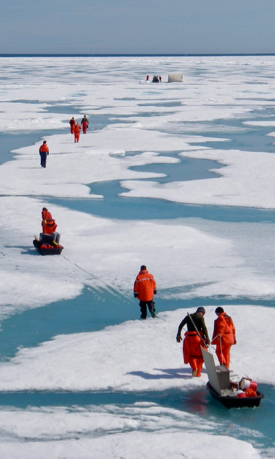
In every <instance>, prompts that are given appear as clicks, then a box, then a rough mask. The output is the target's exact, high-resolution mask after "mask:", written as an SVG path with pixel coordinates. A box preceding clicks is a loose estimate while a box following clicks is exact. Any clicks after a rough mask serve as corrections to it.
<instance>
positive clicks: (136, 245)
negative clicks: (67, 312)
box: [0, 56, 275, 459]
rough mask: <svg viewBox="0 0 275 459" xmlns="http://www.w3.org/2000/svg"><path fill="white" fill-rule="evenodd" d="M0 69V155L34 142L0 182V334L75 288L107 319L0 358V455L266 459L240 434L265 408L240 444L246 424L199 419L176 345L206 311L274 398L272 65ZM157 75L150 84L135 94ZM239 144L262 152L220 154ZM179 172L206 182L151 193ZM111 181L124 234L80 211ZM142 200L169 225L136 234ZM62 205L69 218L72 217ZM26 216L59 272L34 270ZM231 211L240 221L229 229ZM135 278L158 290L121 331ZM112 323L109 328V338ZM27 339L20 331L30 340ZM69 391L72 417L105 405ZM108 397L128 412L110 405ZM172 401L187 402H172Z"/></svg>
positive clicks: (238, 366)
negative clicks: (190, 168)
mask: <svg viewBox="0 0 275 459" xmlns="http://www.w3.org/2000/svg"><path fill="white" fill-rule="evenodd" d="M0 63H1V80H0V88H1V93H0V101H1V110H0V132H1V133H2V135H4V134H5V135H6V134H9V135H10V136H11V138H13V137H14V138H16V136H22V138H23V137H24V134H25V133H29V132H32V133H35V132H37V140H36V143H35V144H32V145H28V146H24V147H22V148H16V149H14V148H13V151H12V155H10V160H9V161H6V162H4V163H3V164H1V166H0V195H1V199H0V211H1V217H2V218H1V223H0V235H1V256H0V271H1V280H2V283H1V287H0V289H1V308H0V318H1V326H2V335H3V336H6V334H5V333H6V327H5V323H6V320H7V319H10V320H12V318H18V320H19V323H20V317H23V315H24V313H26V312H28V311H31V310H33V311H37V312H38V314H39V310H43V308H44V309H45V308H47V307H48V306H49V305H50V304H55V303H56V304H57V305H58V304H61V303H62V304H64V305H66V304H67V302H68V301H72V300H75V301H77V299H78V298H80V297H81V295H83V291H84V290H85V288H88V289H91V291H93V292H99V293H98V294H100V295H103V300H102V304H100V307H102V308H104V313H105V319H106V321H105V323H103V324H102V326H98V327H97V329H95V328H96V326H94V328H93V329H92V322H93V320H94V321H96V316H97V311H95V310H94V309H93V308H92V305H90V304H87V312H86V314H87V323H88V324H89V321H90V322H91V331H90V330H88V331H87V330H85V331H79V330H78V331H77V332H70V333H69V332H66V331H65V328H64V330H63V331H62V320H61V321H60V330H61V332H60V333H58V334H57V335H55V334H53V335H51V336H50V338H49V339H48V340H46V341H39V339H38V342H37V343H36V344H35V345H32V346H31V347H29V346H26V347H24V345H19V348H18V349H17V350H16V349H15V350H14V351H15V352H14V354H15V355H13V356H12V357H11V358H5V355H4V353H3V352H2V361H1V363H0V391H1V393H0V399H1V400H2V404H1V406H2V407H1V409H0V432H1V433H0V452H1V456H2V457H7V458H9V459H14V458H19V457H20V458H23V459H24V458H28V459H32V458H33V459H37V458H38V457H39V459H40V458H44V457H45V458H49V457H51V458H53V459H57V458H68V459H70V458H73V459H78V458H93V459H94V458H96V459H97V458H102V457H105V458H121V457H123V458H124V457H125V458H128V457H129V458H130V457H131V458H149V457H150V458H154V457H157V458H165V459H166V458H167V457H168V456H169V457H171V458H178V457H179V458H180V457H186V458H187V459H200V458H203V457H205V454H206V452H207V455H208V456H209V457H211V458H214V459H215V458H220V457H221V454H223V456H224V457H225V458H227V457H234V458H236V459H238V458H243V457H245V458H257V457H274V454H275V452H274V451H275V450H274V438H271V439H270V438H269V440H268V441H267V440H266V439H265V438H264V437H265V435H266V437H268V435H269V433H267V432H265V434H264V433H263V432H262V430H261V429H260V426H259V425H258V423H257V413H259V414H258V416H260V415H261V413H264V410H265V409H267V405H268V404H269V410H270V411H269V413H272V416H274V412H275V410H274V409H273V408H272V407H271V405H272V404H271V405H270V403H269V402H267V401H266V399H264V401H263V402H262V405H261V407H260V409H258V411H257V410H253V416H252V417H255V424H254V425H253V427H252V424H247V422H248V418H249V413H247V411H246V410H245V411H244V413H247V414H242V415H241V414H229V413H227V412H226V413H225V412H224V411H222V410H220V411H218V410H216V411H211V408H210V411H207V410H209V408H208V405H210V406H211V404H212V405H213V406H214V407H215V402H214V401H212V400H211V399H210V398H209V396H208V395H207V394H205V392H206V390H205V384H206V382H207V375H206V373H205V371H204V373H203V375H202V378H200V379H199V378H191V371H190V368H189V366H185V365H183V361H182V346H181V345H180V344H178V343H176V339H175V337H176V332H177V327H178V324H179V323H180V321H181V320H182V318H183V317H184V316H185V314H186V312H187V311H189V312H193V311H194V310H195V309H196V306H197V305H198V304H200V301H202V302H204V306H205V307H206V311H207V312H206V316H205V320H206V324H207V327H208V331H209V334H210V335H211V333H212V330H213V321H214V319H215V314H214V310H215V307H216V306H217V305H218V304H219V301H222V304H223V307H224V309H225V310H226V312H228V313H229V314H230V315H232V318H233V320H234V323H235V325H236V329H237V345H236V346H234V347H233V348H232V351H231V361H232V364H231V366H232V368H233V369H234V371H236V372H237V373H238V374H241V376H243V373H245V374H247V375H249V376H250V377H251V378H253V380H255V381H257V382H258V383H259V384H263V385H270V386H271V387H273V386H274V381H275V370H274V365H273V364H272V363H273V360H274V357H273V351H272V347H270V346H267V345H266V343H272V342H273V327H274V323H275V310H274V308H273V306H274V302H273V300H274V296H275V283H274V255H273V245H274V237H273V235H274V209H275V200H274V195H275V193H274V192H275V188H274V187H275V185H274V161H275V159H274V158H275V156H274V154H272V152H271V151H272V145H273V137H274V136H275V132H274V126H275V119H274V113H273V111H274V100H273V97H274V96H273V94H274V89H275V83H274V70H275V57H272V56H268V57H153V58H152V57H150V58H149V57H148V58H146V57H135V58H134V57H131V58H130V57H124V58H123V57H101V58H99V57H91V58H88V57H85V58H84V57H78V58H77V57H75V58H69V57H64V58H61V57H60V58H56V57H52V58H51V57H43V58H34V57H29V58H27V57H25V58H23V57H20V58H19V57H17V58H7V57H6V58H3V57H2V58H1V60H0ZM156 72H157V73H158V74H160V75H162V83H161V84H158V85H152V84H148V83H146V82H145V77H146V75H147V74H154V73H156ZM168 73H183V74H184V83H171V84H170V83H167V75H168ZM72 114H73V115H72ZM84 114H87V116H88V118H89V121H90V127H89V129H88V132H87V134H86V135H83V134H81V135H80V142H79V144H75V143H74V142H73V136H72V135H71V134H70V128H69V119H70V118H71V116H75V118H77V119H79V120H81V118H82V116H83V115H84ZM257 129H258V131H257ZM262 129H265V131H264V132H265V135H262V134H261V133H262V132H263V131H262ZM255 130H256V131H255ZM251 132H253V133H254V132H258V133H259V134H258V136H259V137H260V136H261V135H262V138H263V139H264V138H266V139H267V141H268V142H270V145H269V149H265V148H264V147H263V148H262V149H260V148H259V149H258V150H256V151H255V150H253V149H251V150H250V149H249V148H243V146H240V148H236V144H235V145H234V148H230V142H231V141H232V138H234V136H235V135H240V133H243V139H246V136H247V138H248V137H249V135H250V133H251ZM42 138H43V139H46V140H47V143H48V145H49V149H50V155H49V157H48V162H47V168H46V170H44V169H41V168H40V163H39V155H38V148H39V146H40V144H41V143H42V141H41V140H42ZM263 142H264V140H263ZM11 144H12V143H11ZM215 145H217V146H216V147H215ZM270 150H271V151H270ZM185 158H189V159H190V160H191V161H192V160H193V159H199V160H209V164H211V172H212V175H211V176H208V175H207V173H208V172H207V171H206V172H205V177H204V178H200V179H196V178H194V179H192V177H191V178H190V179H188V180H186V179H183V180H179V179H178V177H177V179H175V180H174V178H173V175H171V176H169V177H168V178H167V181H166V182H162V181H161V180H162V179H163V178H164V177H165V167H166V166H167V167H168V165H169V170H171V169H170V166H171V167H172V166H173V167H175V168H179V167H182V166H181V161H183V160H184V159H185ZM210 161H211V162H210ZM213 161H215V162H216V167H214V168H213V167H212V166H213ZM149 165H154V166H157V165H158V166H160V167H161V170H162V171H163V172H152V171H151V169H150V171H149V169H148V170H146V167H147V166H149ZM220 166H222V167H220ZM158 170H159V169H158ZM213 172H214V174H215V176H214V177H213ZM112 182H118V183H119V184H120V188H119V199H120V200H121V202H122V203H123V202H127V203H129V200H130V202H135V201H137V200H139V201H138V202H140V209H143V208H144V217H141V218H139V219H131V218H129V216H127V212H126V210H124V214H123V205H121V209H122V210H121V214H120V215H117V216H116V218H111V217H109V218H108V217H105V216H102V215H100V214H99V213H96V212H93V204H94V203H99V204H102V206H103V205H105V197H104V195H103V194H97V192H96V187H95V188H94V187H93V185H94V184H96V183H102V184H103V185H104V184H105V183H106V190H107V189H108V186H109V185H108V184H110V183H112ZM149 200H153V201H154V202H155V203H156V204H155V206H156V207H157V206H159V208H160V211H161V203H168V205H169V204H170V205H171V206H172V205H176V204H177V205H178V211H177V212H178V214H177V217H176V218H172V217H169V218H166V217H162V218H161V212H160V217H159V216H158V218H153V217H152V218H150V215H151V214H150V210H148V208H147V207H146V205H147V204H146V203H148V202H149ZM72 201H73V202H74V203H75V202H76V203H78V202H79V205H77V204H76V207H75V208H72V207H71V206H70V203H71V202H72ZM83 202H84V203H85V205H86V206H89V205H90V209H91V210H90V211H89V212H87V211H86V212H84V211H83V210H82V207H81V203H83ZM111 205H112V204H110V207H111ZM186 205H188V206H186ZM43 206H46V207H48V208H49V210H50V211H51V213H52V215H53V218H55V219H56V222H57V224H58V231H59V232H60V233H61V243H62V245H63V246H64V251H63V253H62V255H61V256H56V257H41V256H39V255H38V254H37V253H36V252H35V249H34V248H33V247H32V240H33V235H34V234H39V232H40V221H41V218H40V215H41V209H42V207H43ZM192 206H193V207H192ZM205 206H216V211H217V212H219V209H221V211H224V212H228V215H229V217H228V218H225V219H222V218H216V219H214V218H213V219H211V217H208V218H200V216H199V214H197V213H196V212H197V211H199V209H204V208H205V209H207V208H208V207H205ZM153 208H154V206H153ZM236 208H237V209H240V214H238V215H242V218H239V219H237V220H236V219H235V220H234V218H231V215H232V214H231V212H233V211H234V212H235V211H236ZM125 209H126V207H125ZM186 209H189V211H190V209H191V210H192V209H193V210H192V211H193V215H190V214H188V216H187V214H185V211H186ZM231 209H234V210H231ZM247 209H249V212H250V213H249V218H247V217H246V215H248V214H247V212H248V210H247ZM242 212H243V213H242ZM141 213H142V212H141ZM143 263H145V264H146V265H147V267H148V270H149V271H150V272H151V273H152V274H153V275H154V277H155V279H156V281H157V286H158V288H157V290H158V294H157V296H156V308H157V311H158V314H159V318H158V319H155V320H153V319H148V320H147V321H146V322H141V321H139V320H138V318H139V307H138V301H137V300H134V298H133V294H132V288H133V282H134V279H135V276H136V274H137V273H138V270H139V267H140V265H141V264H143ZM105 291H106V296H105V297H104V292H105ZM102 292H103V293H102ZM115 296H116V302H115V300H114V303H113V302H112V298H115ZM100 301H101V300H100ZM226 302H227V303H228V304H227V303H226ZM120 303H123V304H124V306H123V312H124V317H123V318H122V320H121V319H120V317H121V315H122V312H121V310H120ZM125 305H127V307H126V306H125ZM166 306H167V308H166ZM57 307H58V306H57ZM114 308H117V310H118V311H117V314H118V319H117V321H115V320H114V323H113V324H112V325H109V322H108V315H109V314H112V315H113V316H114V317H115V315H116V310H115V309H114ZM121 308H122V306H121ZM127 308H128V309H127ZM103 315H104V314H103ZM64 319H65V318H64ZM32 323H33V322H32ZM49 324H50V318H49V323H48V322H47V323H45V328H47V327H48V328H50V325H49ZM36 331H37V330H36V329H35V328H32V327H31V326H30V328H29V329H28V330H27V333H28V334H29V335H30V336H33V339H34V341H35V334H36ZM20 344H21V343H20ZM11 346H12V345H11ZM40 392H41V399H40V402H37V403H33V404H32V403H30V404H29V405H28V406H25V405H24V403H23V405H24V406H19V405H18V406H17V404H16V403H15V398H14V399H13V398H12V397H13V396H15V397H16V396H17V394H18V395H19V396H20V394H23V395H24V393H25V394H30V395H31V394H35V393H40ZM69 392H70V393H75V394H79V397H80V398H79V400H81V394H83V396H84V395H85V396H86V395H87V394H91V393H92V394H94V396H95V397H96V395H97V394H98V396H99V397H101V396H103V397H105V395H106V394H107V395H106V399H104V401H103V402H102V403H100V402H98V403H93V402H91V403H83V404H81V401H80V402H79V403H77V402H76V403H74V404H73V405H72V404H71V403H67V404H66V403H64V404H62V400H64V401H65V400H66V397H65V398H62V394H63V395H64V394H66V393H69ZM156 393H158V394H163V397H164V398H165V397H166V396H167V397H169V396H170V395H169V394H177V395H176V396H177V397H178V402H179V403H178V405H180V403H181V397H182V400H184V403H182V404H181V405H180V406H177V404H175V405H173V404H172V406H169V403H168V402H166V399H165V402H164V404H163V405H162V404H161V402H159V400H161V398H159V399H158V398H157V397H156V395H155V394H156ZM1 394H2V395H1ZM5 394H7V396H8V397H11V398H8V400H10V402H9V403H7V402H3V400H5V398H4V397H5ZM43 394H44V395H43ZM45 394H49V395H51V394H54V395H58V394H60V401H59V403H57V404H54V403H52V404H51V403H47V404H45V405H44V404H43V400H44V399H45V397H46V395H45ZM104 394H105V395H104ZM121 394H122V398H123V397H124V396H125V397H130V398H127V403H126V402H124V401H123V402H122V403H120V402H119V396H120V395H121ZM167 394H168V395H167ZM194 394H195V395H194ZM198 394H199V395H198ZM87 396H88V395H87ZM173 396H174V395H173ZM188 396H190V398H192V396H194V397H195V398H196V396H198V402H197V403H194V402H189V403H188V402H187V401H188ZM108 397H109V399H108ZM112 397H113V398H112ZM131 397H132V398H131ZM150 397H153V399H150ZM154 397H155V398H154ZM12 400H14V402H13V401H12ZM37 400H39V399H37ZM93 400H95V399H93ZM125 400H126V398H125ZM265 403H266V405H265ZM7 405H9V406H7ZM195 407H196V410H197V411H196V410H195ZM214 410H215V408H214ZM209 413H210V414H209ZM238 416H239V417H238ZM242 416H243V417H242ZM262 416H264V415H263V414H262ZM250 417H251V416H250ZM258 419H259V418H258ZM261 419H262V418H261ZM273 419H274V418H273ZM250 421H251V419H250ZM229 425H231V428H229V427H228V426H229ZM272 454H273V456H272Z"/></svg>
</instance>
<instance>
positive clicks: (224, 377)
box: [201, 346, 264, 408]
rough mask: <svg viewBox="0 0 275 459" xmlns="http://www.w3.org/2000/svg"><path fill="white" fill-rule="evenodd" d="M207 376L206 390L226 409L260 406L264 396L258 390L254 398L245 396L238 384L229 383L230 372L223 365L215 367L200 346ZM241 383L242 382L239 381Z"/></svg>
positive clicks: (209, 355) (211, 359)
mask: <svg viewBox="0 0 275 459" xmlns="http://www.w3.org/2000/svg"><path fill="white" fill-rule="evenodd" d="M201 350H202V355H203V358H204V363H205V367H206V372H207V375H208V379H209V381H208V383H207V384H206V388H207V390H208V391H209V392H210V394H211V395H212V397H213V398H214V399H215V400H217V401H218V402H220V403H221V404H222V405H223V406H225V407H226V408H245V407H246V408H253V407H255V406H260V403H261V401H262V399H263V398H264V395H263V394H262V393H261V392H259V391H258V390H256V391H255V396H247V395H246V391H243V390H241V389H240V384H239V383H236V382H232V381H230V377H229V375H230V370H229V369H228V368H227V367H226V366H225V365H220V366H215V362H214V357H213V355H212V354H210V352H208V351H207V350H205V349H204V348H203V347H202V346H201ZM241 381H242V380H241Z"/></svg>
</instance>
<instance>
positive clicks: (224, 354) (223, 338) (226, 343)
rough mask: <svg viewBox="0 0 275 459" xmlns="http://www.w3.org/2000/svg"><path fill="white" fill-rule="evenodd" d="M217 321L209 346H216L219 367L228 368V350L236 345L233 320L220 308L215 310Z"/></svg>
mask: <svg viewBox="0 0 275 459" xmlns="http://www.w3.org/2000/svg"><path fill="white" fill-rule="evenodd" d="M215 313H216V314H217V316H218V317H217V319H216V320H215V322H214V331H213V337H212V341H211V344H216V355H217V357H218V359H219V362H220V365H225V366H226V367H227V368H229V365H230V348H231V346H232V345H233V344H236V343H237V341H236V329H235V325H234V323H233V320H232V319H231V317H230V316H228V315H227V314H226V313H225V312H224V309H223V308H221V307H220V306H219V307H218V308H217V309H216V310H215Z"/></svg>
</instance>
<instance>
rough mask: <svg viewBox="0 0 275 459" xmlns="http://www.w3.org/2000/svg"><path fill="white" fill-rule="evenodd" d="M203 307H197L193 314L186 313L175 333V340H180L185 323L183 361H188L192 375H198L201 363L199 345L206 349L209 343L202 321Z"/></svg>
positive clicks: (201, 357)
mask: <svg viewBox="0 0 275 459" xmlns="http://www.w3.org/2000/svg"><path fill="white" fill-rule="evenodd" d="M204 314H205V309H204V308H203V307H199V308H198V309H197V310H196V312H195V313H194V314H187V316H186V317H185V318H184V319H183V320H182V321H181V323H180V324H179V328H178V333H177V337H176V339H177V342H178V343H180V342H181V340H182V337H181V330H182V328H183V327H184V325H187V332H186V333H185V335H184V341H183V361H184V363H189V365H190V367H191V369H192V376H194V377H200V376H201V371H202V365H203V356H202V352H201V348H200V347H201V346H202V347H203V348H204V349H206V348H207V347H208V345H209V343H210V340H209V337H208V331H207V328H206V325H205V322H204Z"/></svg>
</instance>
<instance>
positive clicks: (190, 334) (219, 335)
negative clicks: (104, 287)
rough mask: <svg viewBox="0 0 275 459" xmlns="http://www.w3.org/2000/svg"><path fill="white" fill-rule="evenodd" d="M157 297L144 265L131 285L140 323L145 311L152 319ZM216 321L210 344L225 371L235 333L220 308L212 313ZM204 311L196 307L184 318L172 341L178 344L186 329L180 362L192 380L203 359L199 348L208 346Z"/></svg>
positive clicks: (154, 284) (229, 319)
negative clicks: (184, 328) (214, 346)
mask: <svg viewBox="0 0 275 459" xmlns="http://www.w3.org/2000/svg"><path fill="white" fill-rule="evenodd" d="M156 293H157V284H156V281H155V279H154V276H153V275H152V274H150V273H149V272H148V271H147V268H146V266H145V265H142V266H141V268H140V272H139V274H138V275H137V277H136V279H135V282H134V297H135V298H138V299H139V306H140V312H141V316H140V318H141V319H146V318H147V307H148V310H149V312H150V314H151V316H152V317H153V318H154V317H156V309H155V302H154V295H155V294H156ZM215 313H216V315H217V319H216V320H215V322H214V331H213V336H212V340H211V344H213V345H216V355H217V357H218V360H219V362H220V365H225V366H226V367H227V368H229V365H230V348H231V346H232V345H233V344H236V330H235V326H234V323H233V320H232V318H231V317H230V316H228V315H227V314H226V312H225V311H224V309H223V308H222V307H220V306H219V307H218V308H216V310H215ZM204 315H205V309H204V307H202V306H201V307H199V308H198V309H197V311H196V312H195V313H193V314H187V315H186V317H185V318H184V319H183V320H182V321H181V323H180V324H179V327H178V332H177V337H176V340H177V342H178V343H180V342H181V341H182V337H181V332H182V329H183V327H184V326H185V325H186V326H187V331H186V333H185V335H184V340H183V360H184V363H185V364H189V365H190V367H191V369H192V376H194V377H200V376H201V372H202V365H203V356H202V352H201V346H202V347H203V348H204V349H207V348H208V346H209V345H210V339H209V336H208V330H207V327H206V325H205V321H204Z"/></svg>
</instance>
